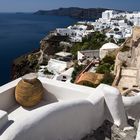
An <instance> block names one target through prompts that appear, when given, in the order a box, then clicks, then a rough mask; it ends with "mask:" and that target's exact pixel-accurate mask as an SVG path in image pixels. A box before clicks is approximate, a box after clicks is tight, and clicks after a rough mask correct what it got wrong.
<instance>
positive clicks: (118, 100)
mask: <svg viewBox="0 0 140 140" xmlns="http://www.w3.org/2000/svg"><path fill="white" fill-rule="evenodd" d="M139 66H140V12H133V13H127V12H126V13H124V12H123V13H122V12H116V11H114V10H107V11H105V12H103V13H102V17H101V18H99V19H97V20H96V21H94V22H91V21H79V22H77V23H76V24H74V25H71V26H69V27H67V28H57V29H56V30H54V31H51V32H50V33H49V35H47V36H46V37H44V38H43V39H42V40H41V41H40V48H39V50H36V51H34V52H32V53H29V54H27V55H24V56H21V57H19V58H18V59H16V60H15V61H14V64H13V79H16V80H14V81H13V82H11V83H8V84H7V85H4V86H3V87H1V91H2V92H1V96H3V97H2V98H0V100H1V102H0V103H1V104H2V110H5V112H2V113H3V114H2V117H1V118H4V119H3V120H4V121H2V123H3V124H2V123H1V128H2V130H3V132H4V133H3V134H2V135H1V136H2V138H7V140H9V139H10V138H11V137H12V138H13V139H15V140H18V139H19V138H20V139H21V140H25V139H31V140H34V139H43V140H44V139H61V140H66V139H73V140H80V139H81V138H82V139H81V140H134V139H136V140H139V139H140V133H139V131H140V122H139V118H140V114H139V112H140V107H139V105H140V95H139V94H137V93H138V92H140V70H139ZM30 72H34V73H30ZM26 73H27V75H25V74H26ZM28 73H30V74H28ZM35 73H37V75H36V74H35ZM23 75H25V76H23ZM21 76H23V77H22V78H21ZM18 77H20V78H19V79H17V78H18ZM60 81H61V82H60ZM28 82H29V83H28ZM71 83H74V84H71ZM101 83H103V84H101ZM34 84H35V86H34ZM79 85H83V86H79ZM109 85H111V86H109ZM30 86H31V88H30ZM89 87H91V88H89ZM96 87H97V88H96ZM114 87H115V88H114ZM28 89H29V90H28ZM18 90H19V91H18ZM22 92H23V93H24V92H25V93H28V94H27V96H28V97H29V98H30V96H33V100H32V102H30V100H27V98H28V97H25V94H23V96H22V94H21V93H22ZM38 92H39V94H38ZM18 93H19V94H18ZM120 93H121V94H120ZM37 95H38V96H37ZM135 95H136V96H135ZM14 96H16V98H15V97H14ZM130 96H131V97H130ZM18 97H19V100H21V101H22V102H19V100H18ZM41 97H42V100H41ZM14 98H15V99H16V101H17V102H15V99H14ZM29 98H28V99H29ZM30 99H31V98H30ZM36 100H38V101H37V102H40V103H39V104H38V105H37V104H36V103H35V101H36ZM24 103H25V104H27V103H29V105H31V104H30V103H33V104H34V103H35V104H36V105H37V106H34V107H33V108H30V109H29V108H28V107H29V106H28V107H27V106H25V104H24ZM24 106H25V107H24ZM30 107H31V106H30ZM2 110H1V111H2ZM7 112H8V113H7ZM21 114H22V116H23V117H21ZM8 119H9V120H10V121H12V122H8V121H9V120H8ZM7 123H9V125H8V126H7V127H6V129H3V127H4V125H5V124H7ZM10 123H11V124H10ZM138 123H139V124H138ZM62 124H65V125H62ZM36 126H37V127H36ZM54 132H55V133H54ZM25 133H26V135H25ZM1 136H0V137H1Z"/></svg>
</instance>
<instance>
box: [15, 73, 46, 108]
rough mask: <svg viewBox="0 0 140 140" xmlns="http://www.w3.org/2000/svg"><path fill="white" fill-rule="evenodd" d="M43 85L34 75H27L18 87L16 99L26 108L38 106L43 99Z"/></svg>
mask: <svg viewBox="0 0 140 140" xmlns="http://www.w3.org/2000/svg"><path fill="white" fill-rule="evenodd" d="M43 92H44V89H43V86H42V83H41V82H40V81H39V80H38V79H37V77H35V75H33V74H29V75H26V76H24V77H23V78H22V80H21V81H19V83H18V84H17V86H16V89H15V99H16V101H17V102H18V103H19V104H20V105H22V106H25V107H32V106H35V105H37V104H38V103H39V102H40V101H41V99H42V98H43Z"/></svg>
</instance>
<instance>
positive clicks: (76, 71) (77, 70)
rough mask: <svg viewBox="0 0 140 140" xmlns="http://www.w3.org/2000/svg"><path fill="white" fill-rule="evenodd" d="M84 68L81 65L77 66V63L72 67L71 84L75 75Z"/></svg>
mask: <svg viewBox="0 0 140 140" xmlns="http://www.w3.org/2000/svg"><path fill="white" fill-rule="evenodd" d="M83 68H84V66H83V65H78V64H77V63H75V65H74V71H73V72H72V76H71V77H72V79H71V82H72V83H74V81H75V80H76V77H77V75H78V74H79V73H80V72H81V71H82V69H83Z"/></svg>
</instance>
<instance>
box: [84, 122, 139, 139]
mask: <svg viewBox="0 0 140 140" xmlns="http://www.w3.org/2000/svg"><path fill="white" fill-rule="evenodd" d="M128 123H129V125H130V126H133V129H132V130H129V131H122V130H121V129H119V128H118V127H117V126H116V125H114V124H112V123H111V122H109V121H105V122H104V123H103V125H102V126H101V127H99V128H98V129H97V130H95V131H92V132H91V133H90V134H88V135H87V136H86V137H84V138H83V139H82V140H135V138H136V132H137V128H138V120H135V121H134V120H130V119H129V120H128Z"/></svg>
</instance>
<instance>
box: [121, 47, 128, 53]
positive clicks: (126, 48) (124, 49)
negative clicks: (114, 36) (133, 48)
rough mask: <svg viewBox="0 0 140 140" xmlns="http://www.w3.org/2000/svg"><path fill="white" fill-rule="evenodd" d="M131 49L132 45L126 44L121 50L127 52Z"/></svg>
mask: <svg viewBox="0 0 140 140" xmlns="http://www.w3.org/2000/svg"><path fill="white" fill-rule="evenodd" d="M129 50H130V47H128V46H124V47H123V48H122V49H121V50H120V51H121V52H127V51H129Z"/></svg>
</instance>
